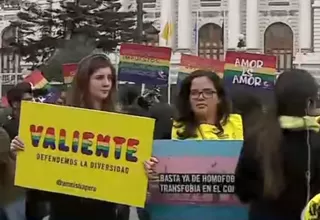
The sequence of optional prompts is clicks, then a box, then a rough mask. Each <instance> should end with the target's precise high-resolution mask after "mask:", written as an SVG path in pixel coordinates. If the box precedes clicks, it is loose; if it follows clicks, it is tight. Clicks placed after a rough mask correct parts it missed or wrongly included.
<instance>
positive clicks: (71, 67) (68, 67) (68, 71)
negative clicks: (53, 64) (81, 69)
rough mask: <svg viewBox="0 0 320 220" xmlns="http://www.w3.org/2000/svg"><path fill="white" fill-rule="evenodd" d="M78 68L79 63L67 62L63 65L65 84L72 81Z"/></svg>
mask: <svg viewBox="0 0 320 220" xmlns="http://www.w3.org/2000/svg"><path fill="white" fill-rule="evenodd" d="M77 68H78V64H77V63H65V64H63V65H62V72H63V80H64V83H65V84H70V83H72V80H73V77H74V75H75V74H76V71H77Z"/></svg>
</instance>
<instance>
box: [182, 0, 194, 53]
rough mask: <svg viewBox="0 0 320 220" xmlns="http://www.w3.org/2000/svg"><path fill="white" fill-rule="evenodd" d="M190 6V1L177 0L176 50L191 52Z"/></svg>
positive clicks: (191, 26) (191, 27)
mask: <svg viewBox="0 0 320 220" xmlns="http://www.w3.org/2000/svg"><path fill="white" fill-rule="evenodd" d="M192 24H193V23H192V4H191V0H179V6H178V49H179V50H187V51H191V50H192V34H193V32H192V30H193V25H192Z"/></svg>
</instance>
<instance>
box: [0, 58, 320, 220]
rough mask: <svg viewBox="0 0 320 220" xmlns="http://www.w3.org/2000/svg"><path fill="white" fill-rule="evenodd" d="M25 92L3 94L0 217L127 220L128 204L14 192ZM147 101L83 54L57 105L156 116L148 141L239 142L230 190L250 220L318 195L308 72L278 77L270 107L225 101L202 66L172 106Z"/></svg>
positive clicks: (152, 166) (152, 173) (108, 67)
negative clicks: (121, 88) (246, 206)
mask: <svg viewBox="0 0 320 220" xmlns="http://www.w3.org/2000/svg"><path fill="white" fill-rule="evenodd" d="M33 92H34V91H32V89H31V87H30V85H28V84H27V83H20V84H18V85H17V86H16V87H15V88H13V89H12V90H11V91H9V92H8V94H7V98H8V101H9V104H10V106H11V108H12V114H11V116H10V118H8V120H7V122H5V123H4V124H3V126H2V127H0V150H1V151H0V193H1V196H0V216H1V217H0V219H1V220H2V219H4V220H9V219H10V220H11V219H12V220H20V219H27V220H30V219H32V220H38V219H43V218H44V217H46V216H49V219H50V220H67V219H68V220H69V219H77V220H100V219H101V220H105V219H107V220H122V219H123V220H124V219H126V220H128V219H129V212H130V209H129V207H128V206H123V205H118V204H113V203H110V202H104V201H98V200H93V199H85V198H79V197H75V196H68V195H62V194H57V193H49V192H43V191H38V190H29V189H21V188H18V187H14V186H13V178H14V166H15V159H16V155H17V154H18V153H19V151H23V150H24V143H23V142H24V140H21V139H20V138H19V137H18V127H19V113H20V104H21V101H22V100H30V101H31V100H32V98H33ZM155 94H157V93H155ZM148 95H150V94H148ZM151 96H152V97H153V98H152V99H150V98H149V97H147V95H146V96H143V95H142V96H141V95H140V91H136V90H135V89H134V88H131V87H130V86H129V85H128V87H127V88H126V89H125V91H119V92H118V91H117V77H116V70H115V68H114V66H113V65H112V64H111V62H110V60H109V59H108V58H107V57H105V56H103V55H90V56H88V57H85V58H84V59H83V60H82V61H81V62H80V63H79V66H78V70H77V73H76V75H75V77H74V80H73V83H72V86H71V88H70V90H69V91H68V92H67V95H66V98H65V99H64V98H63V99H61V100H59V103H57V104H62V105H67V106H73V107H79V108H86V109H95V110H100V111H107V112H120V113H124V114H131V115H139V116H145V117H152V118H155V120H156V125H155V130H154V139H177V140H187V139H196V140H237V139H239V137H242V138H243V139H244V144H243V147H242V150H241V154H240V156H239V161H238V164H237V168H236V171H235V192H236V195H237V196H238V198H239V200H240V201H241V202H242V203H244V204H249V220H300V218H301V213H302V211H303V209H304V207H305V205H306V203H307V202H308V201H309V200H310V199H311V198H312V197H313V196H315V195H316V194H318V193H319V192H320V162H319V161H320V160H318V157H320V136H319V134H318V133H319V130H320V124H319V123H318V121H317V117H313V116H310V113H311V112H312V111H313V110H314V108H315V107H316V105H315V103H316V100H317V98H318V85H317V83H316V81H315V79H314V78H313V77H312V75H311V74H309V73H308V72H307V71H304V70H299V69H293V70H290V71H287V72H283V73H282V74H281V75H280V76H279V77H278V79H277V81H276V85H275V88H274V93H273V94H272V96H273V98H274V103H272V104H268V105H266V104H265V103H263V100H261V99H259V98H258V97H256V96H255V95H254V94H246V93H244V94H243V95H239V97H237V98H236V100H233V101H231V99H230V97H229V96H228V94H227V91H226V90H225V88H224V86H223V82H222V80H221V79H220V78H219V77H218V76H217V74H215V73H214V72H211V71H206V70H197V71H195V72H193V73H191V74H190V75H189V76H187V77H186V78H185V79H184V80H183V81H182V82H181V84H180V85H179V92H178V95H177V99H176V102H175V104H174V106H170V105H168V104H164V103H161V102H160V101H159V102H158V99H160V98H159V96H157V95H151ZM150 100H153V101H150ZM239 131H240V132H239ZM158 162H159V161H158V159H157V158H155V157H151V158H150V159H149V160H148V161H146V162H145V164H144V166H145V170H146V173H147V175H148V178H149V181H150V182H152V181H155V180H157V172H156V166H157V163H158ZM30 172H31V171H30ZM30 178H32V176H30ZM44 178H45V177H44ZM128 196H130V195H128ZM150 196H152V195H150ZM24 198H25V199H24ZM11 204H15V206H14V207H23V209H22V210H21V209H20V210H17V209H14V208H12V207H13V206H12V205H11ZM138 215H139V218H140V220H149V219H151V217H150V215H149V213H148V210H147V209H138ZM200 218H201V217H200Z"/></svg>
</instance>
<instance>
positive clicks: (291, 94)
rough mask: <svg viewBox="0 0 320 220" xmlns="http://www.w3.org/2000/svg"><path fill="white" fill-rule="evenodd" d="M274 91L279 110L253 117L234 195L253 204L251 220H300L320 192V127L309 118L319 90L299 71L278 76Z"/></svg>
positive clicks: (311, 78) (310, 77)
mask: <svg viewBox="0 0 320 220" xmlns="http://www.w3.org/2000/svg"><path fill="white" fill-rule="evenodd" d="M274 92H275V104H276V106H275V108H274V109H268V110H267V111H266V112H262V111H261V109H258V111H259V112H260V114H252V117H255V116H257V115H258V117H256V118H254V119H255V121H256V125H255V126H254V127H248V128H247V131H246V133H248V134H249V135H247V136H246V138H245V141H244V145H243V149H242V152H241V155H240V157H239V162H238V165H237V169H236V174H235V175H236V178H235V191H236V194H237V195H238V197H239V198H240V200H241V201H242V202H243V203H246V204H249V205H250V210H249V220H299V219H300V215H301V212H302V210H303V208H304V206H305V205H306V203H307V202H308V201H309V199H310V198H312V197H313V196H315V195H316V194H317V193H319V191H320V163H319V158H320V136H319V131H320V125H319V123H318V122H317V121H316V118H315V117H310V116H308V115H309V114H310V112H311V111H312V110H313V109H314V108H315V103H316V99H317V93H318V85H317V83H316V81H315V79H314V78H313V77H312V75H311V74H310V73H308V72H307V71H304V70H298V69H296V70H292V71H288V72H284V73H282V74H281V75H280V76H279V78H278V79H277V82H276V85H275V91H274ZM249 118H250V117H249ZM252 121H253V119H252ZM252 129H255V131H254V132H251V131H250V130H252ZM249 132H250V133H251V134H252V135H250V133H249Z"/></svg>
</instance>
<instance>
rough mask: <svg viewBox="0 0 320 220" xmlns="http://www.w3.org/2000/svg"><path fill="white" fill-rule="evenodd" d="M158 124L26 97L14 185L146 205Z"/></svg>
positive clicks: (21, 120) (21, 121)
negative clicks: (147, 171)
mask: <svg viewBox="0 0 320 220" xmlns="http://www.w3.org/2000/svg"><path fill="white" fill-rule="evenodd" d="M52 115H57V117H58V118H55V117H52ZM80 119H81V120H80ZM128 125H130V126H128ZM137 126H139V129H134V128H135V127H137ZM153 130H154V120H153V119H149V118H142V117H134V116H129V115H122V114H116V113H107V112H102V111H95V110H88V109H79V108H72V107H65V106H58V105H49V104H42V103H32V102H23V103H22V109H21V115H20V127H19V137H20V138H21V139H22V140H23V141H24V144H25V150H24V151H23V152H19V154H18V156H17V167H16V176H15V185H17V186H21V187H26V188H32V189H38V190H43V191H49V192H55V193H62V194H67V195H74V196H79V197H84V198H92V199H98V200H103V201H109V202H114V203H119V204H126V205H131V206H136V207H143V206H144V204H145V200H146V191H147V182H148V180H147V177H146V174H145V171H144V168H143V166H142V164H143V162H144V161H145V160H147V159H148V158H150V156H151V149H152V142H153ZM30 174H32V177H30Z"/></svg>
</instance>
